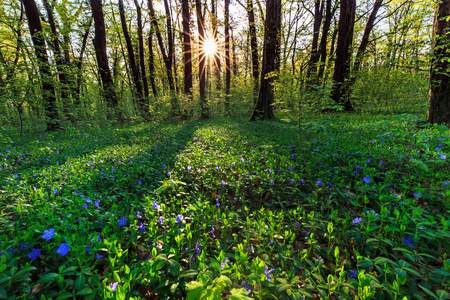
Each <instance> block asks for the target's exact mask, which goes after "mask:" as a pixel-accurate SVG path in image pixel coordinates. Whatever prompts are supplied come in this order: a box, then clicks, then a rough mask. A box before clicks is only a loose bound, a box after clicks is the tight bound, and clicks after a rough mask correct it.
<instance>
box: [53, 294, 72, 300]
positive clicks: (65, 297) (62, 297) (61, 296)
mask: <svg viewBox="0 0 450 300" xmlns="http://www.w3.org/2000/svg"><path fill="white" fill-rule="evenodd" d="M71 297H73V295H72V294H71V293H68V292H65V293H62V294H60V295H59V296H58V298H56V300H64V299H68V298H71Z"/></svg>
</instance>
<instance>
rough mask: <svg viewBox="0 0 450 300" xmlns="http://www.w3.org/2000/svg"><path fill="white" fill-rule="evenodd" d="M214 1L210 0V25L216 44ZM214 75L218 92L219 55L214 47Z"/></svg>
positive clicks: (219, 85)
mask: <svg viewBox="0 0 450 300" xmlns="http://www.w3.org/2000/svg"><path fill="white" fill-rule="evenodd" d="M216 1H217V0H211V23H212V27H213V38H214V42H215V43H216V44H217V42H218V40H217V11H216ZM214 66H215V68H214V77H215V81H216V92H217V93H219V92H220V89H221V86H222V85H221V84H220V81H221V80H220V55H219V53H218V52H217V49H216V53H214Z"/></svg>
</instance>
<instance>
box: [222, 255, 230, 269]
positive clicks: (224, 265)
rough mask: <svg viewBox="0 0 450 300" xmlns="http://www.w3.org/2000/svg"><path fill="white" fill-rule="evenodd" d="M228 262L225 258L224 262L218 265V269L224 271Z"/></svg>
mask: <svg viewBox="0 0 450 300" xmlns="http://www.w3.org/2000/svg"><path fill="white" fill-rule="evenodd" d="M229 261H230V260H229V259H228V257H225V260H224V261H223V262H222V263H221V264H220V269H221V270H222V271H223V269H225V267H226V266H227V262H229Z"/></svg>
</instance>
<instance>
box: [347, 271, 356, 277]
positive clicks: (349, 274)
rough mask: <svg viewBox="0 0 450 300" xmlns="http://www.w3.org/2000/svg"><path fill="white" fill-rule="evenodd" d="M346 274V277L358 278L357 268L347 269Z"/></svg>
mask: <svg viewBox="0 0 450 300" xmlns="http://www.w3.org/2000/svg"><path fill="white" fill-rule="evenodd" d="M347 276H348V278H358V270H348V271H347Z"/></svg>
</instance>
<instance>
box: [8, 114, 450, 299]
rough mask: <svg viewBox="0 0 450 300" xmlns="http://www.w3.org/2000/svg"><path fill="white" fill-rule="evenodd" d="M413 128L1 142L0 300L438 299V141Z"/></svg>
mask: <svg viewBox="0 0 450 300" xmlns="http://www.w3.org/2000/svg"><path fill="white" fill-rule="evenodd" d="M417 121H418V119H417V117H416V116H413V115H409V114H402V115H378V116H369V115H356V114H348V115H328V116H323V117H321V118H315V119H314V120H307V121H305V122H304V123H303V124H302V126H301V130H300V132H299V130H298V127H297V126H296V124H294V123H288V122H283V121H273V122H250V123H249V122H246V121H245V120H243V119H232V118H226V119H214V120H206V121H205V120H203V121H190V122H167V123H161V124H151V125H149V124H147V125H144V124H140V125H136V124H134V125H128V126H124V127H123V126H122V127H108V128H95V127H93V128H89V129H85V130H83V131H78V130H71V129H67V130H66V131H64V132H53V133H46V134H43V135H38V136H31V135H30V136H24V137H23V138H22V139H18V138H17V137H14V136H9V135H8V134H7V133H3V135H2V136H0V138H1V145H0V182H1V183H0V184H1V187H0V203H1V216H0V226H1V228H2V232H1V233H0V235H1V236H0V253H1V254H0V256H1V258H0V298H5V299H81V298H88V299H141V298H146V299H182V298H187V299H248V298H253V299H304V298H306V299H314V298H317V299H318V298H323V299H346V298H348V299H354V298H357V299H372V298H374V297H375V298H376V299H448V298H449V292H450V291H449V285H450V259H449V258H448V249H450V247H449V242H450V231H449V225H450V222H449V210H450V205H449V199H450V198H449V197H450V188H449V181H450V174H449V172H450V170H449V163H448V160H449V159H450V157H448V152H449V149H450V136H449V131H448V129H447V128H446V127H445V126H434V127H432V126H422V127H420V126H418V124H417ZM299 135H300V136H301V139H299ZM300 140H301V143H300Z"/></svg>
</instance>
